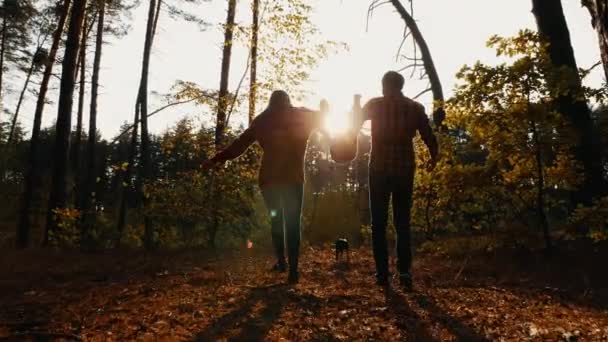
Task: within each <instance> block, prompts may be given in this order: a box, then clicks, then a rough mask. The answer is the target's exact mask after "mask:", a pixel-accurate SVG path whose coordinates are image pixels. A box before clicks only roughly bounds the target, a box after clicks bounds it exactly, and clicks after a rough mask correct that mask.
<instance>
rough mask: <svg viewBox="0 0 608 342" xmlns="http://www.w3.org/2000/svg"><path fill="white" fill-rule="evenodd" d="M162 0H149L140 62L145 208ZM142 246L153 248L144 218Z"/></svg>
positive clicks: (149, 227) (149, 225)
mask: <svg viewBox="0 0 608 342" xmlns="http://www.w3.org/2000/svg"><path fill="white" fill-rule="evenodd" d="M161 1H162V0H158V3H157V2H156V0H150V9H149V11H148V24H147V29H146V39H145V42H144V55H143V61H142V72H141V83H140V92H139V96H138V97H139V106H140V110H141V166H140V174H139V181H138V184H139V186H138V193H139V196H140V198H141V201H142V204H143V206H144V207H145V206H146V196H145V194H144V189H143V185H144V184H145V182H146V181H147V180H148V179H149V178H150V176H151V170H150V167H151V165H150V136H149V133H148V76H149V73H150V54H151V52H152V42H153V40H154V33H155V31H156V27H157V25H158V16H159V12H160V4H161ZM144 220H145V222H144V225H145V232H144V244H145V246H146V248H147V249H151V248H152V247H153V238H154V231H153V228H152V223H151V222H150V219H149V218H148V217H147V216H145V217H144Z"/></svg>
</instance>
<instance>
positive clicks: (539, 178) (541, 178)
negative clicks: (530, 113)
mask: <svg viewBox="0 0 608 342" xmlns="http://www.w3.org/2000/svg"><path fill="white" fill-rule="evenodd" d="M530 127H531V129H532V138H533V139H534V145H535V146H534V147H535V150H534V153H535V159H536V213H537V215H538V218H539V220H540V225H541V227H542V230H543V237H544V239H545V247H546V249H547V250H548V251H551V249H552V247H553V244H552V242H551V234H550V233H549V221H548V220H547V213H546V211H545V173H544V172H543V171H544V170H543V158H542V152H541V144H540V136H539V132H538V129H537V125H536V122H534V121H532V122H530Z"/></svg>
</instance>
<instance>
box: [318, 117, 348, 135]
mask: <svg viewBox="0 0 608 342" xmlns="http://www.w3.org/2000/svg"><path fill="white" fill-rule="evenodd" d="M323 128H324V129H325V130H326V131H327V132H328V133H329V135H330V136H331V137H338V136H341V135H344V134H346V133H347V132H348V131H349V130H350V129H351V128H352V123H351V120H350V119H349V117H348V113H347V112H344V113H341V112H335V111H331V112H329V113H328V114H327V116H326V117H325V120H324V123H323Z"/></svg>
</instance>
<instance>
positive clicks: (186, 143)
mask: <svg viewBox="0 0 608 342" xmlns="http://www.w3.org/2000/svg"><path fill="white" fill-rule="evenodd" d="M213 146H214V144H213V132H212V131H210V130H204V129H203V130H201V131H198V132H196V131H195V129H194V127H193V125H192V123H191V122H190V121H188V120H183V121H181V122H179V123H178V124H177V125H176V126H175V128H173V129H171V130H169V131H168V132H166V133H165V134H164V136H163V138H162V140H161V150H162V153H163V158H162V160H163V161H162V164H161V165H159V169H160V172H161V176H160V177H159V178H158V179H156V180H155V181H153V182H151V183H149V184H146V186H145V193H146V196H147V197H148V200H149V201H148V205H147V206H146V209H145V212H144V213H143V214H144V215H146V216H147V217H149V218H151V219H152V220H153V222H154V224H155V226H156V227H157V232H158V236H157V237H156V239H157V241H158V242H159V244H160V245H165V246H168V247H178V246H193V245H203V244H208V243H209V244H212V243H213V242H214V240H215V237H216V234H217V233H218V232H217V231H214V230H213V227H216V226H217V229H218V230H220V231H222V232H223V233H226V232H229V234H227V235H228V236H230V235H232V236H237V237H239V238H242V239H245V238H247V237H248V236H249V234H250V233H251V231H252V229H253V228H254V227H255V226H256V220H255V215H254V212H253V209H252V207H253V206H254V205H255V202H256V201H258V200H259V198H257V197H256V196H255V195H256V191H254V190H256V187H257V161H258V160H259V156H260V154H259V153H260V151H259V149H255V148H252V149H250V150H249V151H248V152H247V153H246V154H245V155H244V156H243V157H242V158H240V159H239V160H238V161H234V162H230V163H227V164H226V166H225V167H223V168H220V169H217V170H214V171H213V172H210V173H203V172H201V171H199V170H198V166H199V165H200V163H201V162H202V161H203V160H205V159H206V158H207V156H210V155H212V154H213V149H214V147H213ZM216 222H217V225H216ZM225 235H226V234H225Z"/></svg>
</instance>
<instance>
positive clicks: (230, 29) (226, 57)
mask: <svg viewBox="0 0 608 342" xmlns="http://www.w3.org/2000/svg"><path fill="white" fill-rule="evenodd" d="M235 14H236V0H228V16H227V18H226V30H225V32H224V50H223V53H222V73H221V76H220V92H219V98H218V104H217V121H216V126H215V146H216V148H218V149H219V148H220V147H221V145H222V140H223V138H224V131H225V130H226V111H227V108H228V78H229V76H230V58H231V56H232V36H233V33H234V16H235Z"/></svg>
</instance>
